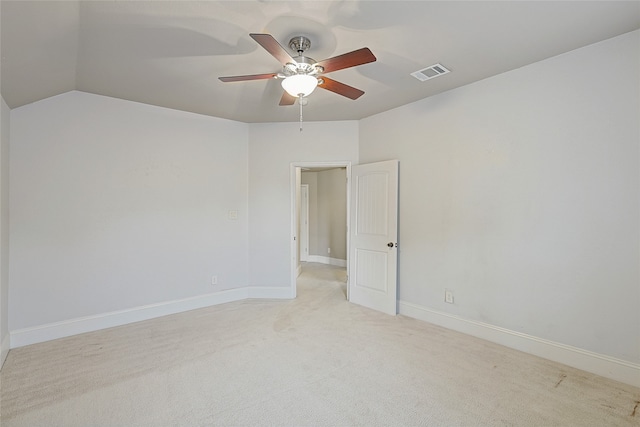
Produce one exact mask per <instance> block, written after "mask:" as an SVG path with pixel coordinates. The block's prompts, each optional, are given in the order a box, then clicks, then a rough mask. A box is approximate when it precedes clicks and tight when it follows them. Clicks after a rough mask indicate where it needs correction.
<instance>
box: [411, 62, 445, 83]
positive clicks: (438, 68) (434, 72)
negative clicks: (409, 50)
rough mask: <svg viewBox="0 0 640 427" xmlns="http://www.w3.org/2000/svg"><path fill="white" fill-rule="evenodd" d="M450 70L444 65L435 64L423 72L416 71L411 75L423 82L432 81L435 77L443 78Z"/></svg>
mask: <svg viewBox="0 0 640 427" xmlns="http://www.w3.org/2000/svg"><path fill="white" fill-rule="evenodd" d="M448 72H449V70H447V68H446V67H445V66H444V65H442V64H435V65H432V66H431V67H427V68H424V69H422V70H418V71H415V72H413V73H411V75H412V76H413V77H415V78H416V79H418V80H420V81H421V82H423V81H425V80H430V79H433V78H435V77H438V76H441V75H443V74H447V73H448Z"/></svg>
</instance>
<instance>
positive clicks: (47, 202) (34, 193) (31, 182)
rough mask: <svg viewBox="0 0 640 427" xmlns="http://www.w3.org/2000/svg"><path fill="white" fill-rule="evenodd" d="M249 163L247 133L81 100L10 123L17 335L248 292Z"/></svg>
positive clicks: (37, 106) (129, 105)
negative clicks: (122, 312)
mask: <svg viewBox="0 0 640 427" xmlns="http://www.w3.org/2000/svg"><path fill="white" fill-rule="evenodd" d="M247 150H248V132H247V125H246V124H243V123H237V122H232V121H228V120H222V119H216V118H212V117H207V116H200V115H196V114H191V113H185V112H180V111H174V110H168V109H163V108H158V107H154V106H149V105H144V104H138V103H133V102H127V101H122V100H117V99H113V98H107V97H102V96H96V95H91V94H87V93H82V92H69V93H66V94H63V95H59V96H56V97H53V98H49V99H46V100H44V101H40V102H37V103H34V104H30V105H26V106H24V107H20V108H17V109H14V110H12V112H11V171H10V173H11V199H10V202H11V206H10V207H11V211H10V213H11V216H10V219H11V221H10V229H11V236H10V245H11V255H10V290H9V298H10V300H11V307H10V313H9V327H10V330H11V331H12V333H13V331H14V330H18V329H21V328H29V327H35V326H39V325H45V324H50V323H52V322H60V321H65V320H68V319H74V318H81V317H83V316H93V315H99V314H102V313H108V312H114V311H118V310H127V309H132V308H135V307H141V306H146V305H149V304H156V303H162V302H166V301H172V300H179V299H183V298H190V297H196V296H199V295H205V294H209V293H211V292H214V291H219V290H222V289H228V288H238V287H243V286H246V285H247V281H248V279H247V271H248V270H247V269H248V265H247V253H248V219H247V210H248V209H247V207H248V201H247V191H248V183H247V179H248V178H247V177H248V171H247V158H248V152H247ZM229 210H237V211H238V213H239V217H238V219H237V220H231V219H229V218H228V212H229ZM214 274H215V275H217V276H218V283H219V284H218V286H215V287H214V286H212V285H211V276H212V275H214ZM12 339H13V336H12Z"/></svg>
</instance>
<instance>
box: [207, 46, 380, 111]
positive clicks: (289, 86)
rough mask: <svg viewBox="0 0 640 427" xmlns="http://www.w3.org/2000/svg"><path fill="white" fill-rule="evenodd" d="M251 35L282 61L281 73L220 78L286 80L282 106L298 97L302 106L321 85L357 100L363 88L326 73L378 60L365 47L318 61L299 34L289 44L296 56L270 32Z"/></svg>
mask: <svg viewBox="0 0 640 427" xmlns="http://www.w3.org/2000/svg"><path fill="white" fill-rule="evenodd" d="M249 35H250V36H251V38H252V39H254V40H255V41H256V42H258V44H260V46H262V47H263V48H264V49H266V51H267V52H269V53H270V54H271V55H273V57H274V58H276V59H277V60H278V61H280V62H281V63H282V71H280V72H279V73H267V74H251V75H246V76H230V77H219V79H220V80H221V81H223V82H240V81H247V80H266V79H283V80H282V87H283V89H284V90H285V92H284V93H283V95H282V98H281V99H280V105H292V104H294V103H295V101H296V99H299V100H300V105H301V106H302V105H303V98H305V97H307V96H308V95H309V94H311V92H313V91H314V89H315V88H316V87H321V88H323V89H326V90H329V91H331V92H334V93H337V94H338V95H342V96H345V97H347V98H349V99H358V98H359V97H360V96H362V95H363V94H364V92H363V91H361V90H360V89H356V88H355V87H352V86H349V85H346V84H344V83H340V82H338V81H336V80H333V79H330V78H328V77H325V76H324V74H326V73H330V72H333V71H338V70H343V69H345V68H350V67H355V66H358V65H362V64H367V63H369V62H374V61H375V60H376V57H375V56H374V55H373V53H371V51H370V50H369V49H368V48H366V47H363V48H362V49H358V50H354V51H353V52H349V53H345V54H343V55H339V56H334V57H333V58H328V59H325V60H322V61H319V62H316V61H315V60H314V59H312V58H309V57H306V56H304V55H303V54H304V52H305V51H306V50H307V49H309V47H311V41H310V40H309V39H308V38H307V37H304V36H296V37H293V38H292V39H291V40H290V41H289V47H290V48H291V49H292V50H293V51H295V52H297V53H298V55H297V56H295V57H292V56H291V55H289V53H288V52H287V51H286V50H285V49H284V48H283V47H282V46H281V45H280V44H279V43H278V42H277V41H276V39H275V38H273V36H271V35H270V34H249Z"/></svg>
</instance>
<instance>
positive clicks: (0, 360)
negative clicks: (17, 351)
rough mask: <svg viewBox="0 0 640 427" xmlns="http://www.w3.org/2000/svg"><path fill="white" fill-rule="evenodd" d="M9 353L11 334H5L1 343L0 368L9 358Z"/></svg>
mask: <svg viewBox="0 0 640 427" xmlns="http://www.w3.org/2000/svg"><path fill="white" fill-rule="evenodd" d="M8 354H9V334H7V335H5V337H4V338H3V339H2V342H1V343H0V369H2V365H4V361H5V360H7V355H8Z"/></svg>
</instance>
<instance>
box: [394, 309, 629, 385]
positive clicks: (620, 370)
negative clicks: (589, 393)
mask: <svg viewBox="0 0 640 427" xmlns="http://www.w3.org/2000/svg"><path fill="white" fill-rule="evenodd" d="M398 312H399V313H400V314H402V315H405V316H408V317H413V318H414V319H418V320H422V321H425V322H429V323H433V324H436V325H439V326H443V327H445V328H447V329H453V330H454V331H458V332H462V333H465V334H468V335H472V336H474V337H478V338H482V339H484V340H487V341H491V342H495V343H497V344H501V345H504V346H505V347H510V348H513V349H516V350H520V351H523V352H525V353H529V354H533V355H535V356H539V357H542V358H545V359H549V360H553V361H554V362H558V363H563V364H565V365H568V366H571V367H574V368H577V369H582V370H583V371H587V372H591V373H594V374H597V375H600V376H603V377H606V378H610V379H612V380H616V381H620V382H623V383H625V384H630V385H632V386H635V387H640V364H636V363H632V362H627V361H625V360H620V359H616V358H614V357H610V356H605V355H602V354H598V353H594V352H591V351H587V350H583V349H581V348H577V347H572V346H569V345H565V344H561V343H557V342H554V341H549V340H545V339H542V338H538V337H534V336H532V335H527V334H523V333H520V332H516V331H512V330H509V329H505V328H500V327H498V326H494V325H490V324H488V323H483V322H477V321H475V320H468V319H464V318H462V317H459V316H455V315H452V314H448V313H443V312H439V311H436V310H432V309H429V308H426V307H422V306H419V305H416V304H412V303H409V302H405V301H398Z"/></svg>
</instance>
